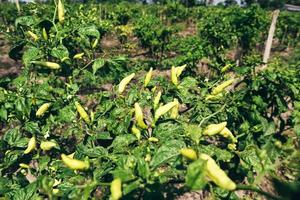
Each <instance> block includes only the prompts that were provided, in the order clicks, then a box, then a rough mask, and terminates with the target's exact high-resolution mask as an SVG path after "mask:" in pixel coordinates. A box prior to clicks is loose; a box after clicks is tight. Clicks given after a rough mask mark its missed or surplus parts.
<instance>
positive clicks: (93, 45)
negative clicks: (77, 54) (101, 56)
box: [92, 38, 99, 49]
mask: <svg viewBox="0 0 300 200" xmlns="http://www.w3.org/2000/svg"><path fill="white" fill-rule="evenodd" d="M98 41H99V40H98V38H97V39H95V40H94V42H93V44H92V48H93V49H95V48H96V46H97V44H98Z"/></svg>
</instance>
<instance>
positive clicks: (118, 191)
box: [110, 178, 122, 200]
mask: <svg viewBox="0 0 300 200" xmlns="http://www.w3.org/2000/svg"><path fill="white" fill-rule="evenodd" d="M110 193H111V196H110V199H111V200H119V199H120V198H121V197H122V181H121V179H120V178H116V179H114V180H113V181H112V182H111V184H110Z"/></svg>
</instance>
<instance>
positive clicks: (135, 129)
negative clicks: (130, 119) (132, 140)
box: [131, 125, 141, 140]
mask: <svg viewBox="0 0 300 200" xmlns="http://www.w3.org/2000/svg"><path fill="white" fill-rule="evenodd" d="M131 132H132V133H133V134H134V135H135V136H136V138H137V139H138V140H140V139H141V131H140V130H139V129H138V128H137V127H136V126H135V125H133V126H132V127H131Z"/></svg>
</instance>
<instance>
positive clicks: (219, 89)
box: [211, 79, 235, 95]
mask: <svg viewBox="0 0 300 200" xmlns="http://www.w3.org/2000/svg"><path fill="white" fill-rule="evenodd" d="M234 80H235V79H230V80H228V81H225V82H223V83H221V84H220V85H218V86H217V87H215V88H213V90H212V92H211V94H212V95H216V94H219V93H221V92H222V91H223V90H224V89H225V88H227V87H228V86H229V85H231V84H232V83H233V82H234Z"/></svg>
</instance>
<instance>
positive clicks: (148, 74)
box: [144, 67, 153, 87]
mask: <svg viewBox="0 0 300 200" xmlns="http://www.w3.org/2000/svg"><path fill="white" fill-rule="evenodd" d="M152 71H153V68H152V67H151V68H150V70H149V72H148V73H147V74H146V77H145V81H144V86H145V87H147V85H148V84H149V82H150V80H151V77H152Z"/></svg>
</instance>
